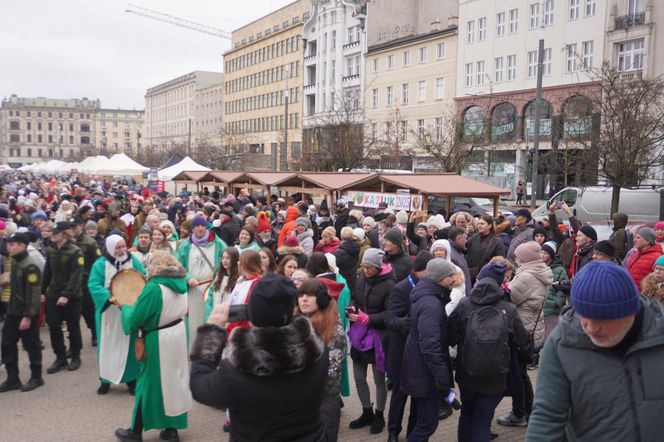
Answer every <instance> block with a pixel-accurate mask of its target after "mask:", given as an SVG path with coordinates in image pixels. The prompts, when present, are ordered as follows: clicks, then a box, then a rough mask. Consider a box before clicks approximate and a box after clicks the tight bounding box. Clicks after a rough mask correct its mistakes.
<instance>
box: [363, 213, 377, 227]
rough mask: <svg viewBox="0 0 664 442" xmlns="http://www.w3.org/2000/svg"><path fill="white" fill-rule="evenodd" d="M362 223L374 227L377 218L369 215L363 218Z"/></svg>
mask: <svg viewBox="0 0 664 442" xmlns="http://www.w3.org/2000/svg"><path fill="white" fill-rule="evenodd" d="M362 225H363V226H371V228H372V229H373V228H374V227H376V220H375V219H373V218H372V217H370V216H367V217H365V218H364V219H363V220H362Z"/></svg>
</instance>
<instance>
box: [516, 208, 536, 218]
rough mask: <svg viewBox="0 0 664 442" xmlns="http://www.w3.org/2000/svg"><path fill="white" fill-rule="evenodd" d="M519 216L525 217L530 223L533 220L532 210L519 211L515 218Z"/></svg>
mask: <svg viewBox="0 0 664 442" xmlns="http://www.w3.org/2000/svg"><path fill="white" fill-rule="evenodd" d="M517 216H523V217H524V218H526V219H527V220H528V221H530V220H531V219H533V216H532V215H531V214H530V210H528V209H519V210H517V211H516V213H515V214H514V217H517Z"/></svg>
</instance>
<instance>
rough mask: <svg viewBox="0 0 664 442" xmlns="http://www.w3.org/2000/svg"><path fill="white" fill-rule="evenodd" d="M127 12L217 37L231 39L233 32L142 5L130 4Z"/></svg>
mask: <svg viewBox="0 0 664 442" xmlns="http://www.w3.org/2000/svg"><path fill="white" fill-rule="evenodd" d="M125 12H128V13H130V14H136V15H140V16H143V17H147V18H151V19H153V20H159V21H163V22H164V23H170V24H172V25H175V26H180V27H183V28H187V29H192V30H194V31H198V32H203V33H205V34H209V35H214V36H215V37H219V38H225V39H228V40H230V39H231V33H230V32H226V31H224V30H221V29H217V28H213V27H211V26H206V25H202V24H200V23H196V22H193V21H189V20H185V19H183V18H180V17H175V16H174V15H169V14H164V13H161V12H157V11H153V10H152V9H146V8H142V7H140V6H136V5H132V4H128V5H127V9H125Z"/></svg>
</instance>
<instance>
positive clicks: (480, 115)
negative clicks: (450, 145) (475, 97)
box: [463, 105, 484, 138]
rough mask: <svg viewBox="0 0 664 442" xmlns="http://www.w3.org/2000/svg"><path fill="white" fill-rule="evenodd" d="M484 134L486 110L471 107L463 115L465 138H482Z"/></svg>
mask: <svg viewBox="0 0 664 442" xmlns="http://www.w3.org/2000/svg"><path fill="white" fill-rule="evenodd" d="M483 134H484V109H482V108H481V107H479V106H476V105H475V106H471V107H469V108H468V109H466V111H465V112H464V114H463V137H464V138H472V137H481V136H482V135H483Z"/></svg>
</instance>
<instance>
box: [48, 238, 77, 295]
mask: <svg viewBox="0 0 664 442" xmlns="http://www.w3.org/2000/svg"><path fill="white" fill-rule="evenodd" d="M84 270H85V259H84V258H83V253H81V249H79V248H78V247H76V246H75V245H74V243H73V242H71V241H67V242H65V243H64V244H63V245H62V247H61V248H58V246H56V245H55V244H51V245H50V246H49V247H48V248H47V249H46V266H45V267H44V275H43V278H42V293H45V294H46V297H47V298H50V299H58V298H59V297H60V296H64V297H65V298H69V299H78V298H80V297H81V290H82V288H83V272H84Z"/></svg>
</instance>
